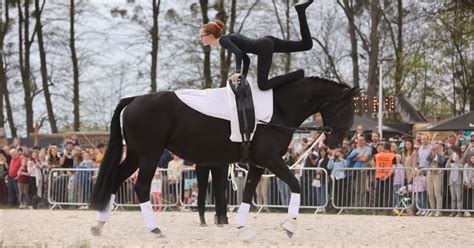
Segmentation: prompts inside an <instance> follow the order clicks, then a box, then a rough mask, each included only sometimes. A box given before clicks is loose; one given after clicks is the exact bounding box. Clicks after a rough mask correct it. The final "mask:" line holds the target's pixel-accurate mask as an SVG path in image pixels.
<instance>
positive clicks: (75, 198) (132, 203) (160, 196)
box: [48, 168, 181, 210]
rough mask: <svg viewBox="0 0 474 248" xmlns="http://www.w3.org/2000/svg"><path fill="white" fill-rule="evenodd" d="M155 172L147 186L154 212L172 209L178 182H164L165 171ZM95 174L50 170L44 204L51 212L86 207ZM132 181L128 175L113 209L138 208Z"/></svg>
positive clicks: (78, 170) (88, 170)
mask: <svg viewBox="0 0 474 248" xmlns="http://www.w3.org/2000/svg"><path fill="white" fill-rule="evenodd" d="M158 171H159V173H157V174H156V176H155V178H154V180H153V182H152V185H151V192H150V195H151V196H150V200H151V202H152V205H153V207H154V208H155V209H157V210H158V209H166V208H168V207H174V206H176V205H177V201H178V200H179V197H178V191H177V190H176V189H178V188H179V187H180V184H181V183H180V182H177V183H176V184H172V183H171V182H168V178H167V170H166V169H158ZM97 173H98V169H73V168H71V169H52V170H51V171H50V172H49V174H48V202H49V204H51V205H52V206H51V209H54V208H55V207H60V208H61V207H62V206H80V207H81V208H88V205H89V197H90V195H91V193H92V187H93V185H94V183H95V180H96V177H97ZM135 181H136V176H132V177H130V178H128V179H127V180H125V182H124V183H123V184H122V185H121V186H120V188H119V189H118V191H117V192H116V198H115V205H116V206H117V207H139V202H138V198H137V196H136V194H135V191H134V190H133V186H134V185H135ZM173 190H174V191H173ZM173 192H174V193H173Z"/></svg>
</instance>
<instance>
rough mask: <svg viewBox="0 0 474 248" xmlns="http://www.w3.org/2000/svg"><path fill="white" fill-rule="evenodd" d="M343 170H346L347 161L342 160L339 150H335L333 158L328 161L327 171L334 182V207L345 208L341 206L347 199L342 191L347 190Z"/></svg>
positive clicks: (342, 156)
mask: <svg viewBox="0 0 474 248" xmlns="http://www.w3.org/2000/svg"><path fill="white" fill-rule="evenodd" d="M344 168H347V161H346V160H345V159H344V155H343V153H342V152H341V150H339V149H338V150H335V152H334V157H332V158H331V159H330V160H329V163H328V169H330V170H331V178H332V179H333V180H335V183H334V185H335V188H334V195H333V199H334V203H335V204H336V206H341V207H343V206H345V205H343V204H345V203H346V202H345V199H344V198H347V194H344V190H345V189H347V185H346V184H347V183H346V182H347V181H346V180H345V178H346V173H345V171H344V170H343V169H344ZM344 196H346V197H344Z"/></svg>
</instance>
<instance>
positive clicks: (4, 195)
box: [0, 153, 8, 204]
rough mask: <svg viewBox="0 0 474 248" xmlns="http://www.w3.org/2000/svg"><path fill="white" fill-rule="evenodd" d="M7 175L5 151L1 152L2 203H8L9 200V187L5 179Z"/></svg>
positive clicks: (0, 199)
mask: <svg viewBox="0 0 474 248" xmlns="http://www.w3.org/2000/svg"><path fill="white" fill-rule="evenodd" d="M7 176H8V170H7V160H6V158H5V156H4V155H3V153H0V204H7V202H8V189H7V185H6V181H5V179H6V177H7Z"/></svg>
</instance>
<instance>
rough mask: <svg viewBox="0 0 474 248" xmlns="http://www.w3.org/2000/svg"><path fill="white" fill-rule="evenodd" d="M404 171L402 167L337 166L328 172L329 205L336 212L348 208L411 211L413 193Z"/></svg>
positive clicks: (399, 212)
mask: <svg viewBox="0 0 474 248" xmlns="http://www.w3.org/2000/svg"><path fill="white" fill-rule="evenodd" d="M392 169H393V173H392V174H390V173H391V170H392ZM405 171H406V168H403V167H393V168H337V169H336V170H334V171H333V172H332V176H331V178H332V201H331V202H332V206H333V207H334V208H335V209H339V210H340V212H342V211H344V210H348V209H353V210H397V211H398V214H401V213H402V212H404V211H410V212H411V209H412V202H413V195H412V194H411V192H410V191H409V187H407V186H406V185H405V183H404V181H405V180H404V172H405ZM399 173H400V174H399ZM401 173H403V176H402V175H401ZM397 176H398V177H397ZM340 212H339V213H340Z"/></svg>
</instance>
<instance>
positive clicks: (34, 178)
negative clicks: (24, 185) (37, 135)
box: [27, 151, 43, 205]
mask: <svg viewBox="0 0 474 248" xmlns="http://www.w3.org/2000/svg"><path fill="white" fill-rule="evenodd" d="M27 168H28V174H29V175H30V180H29V196H30V197H29V204H30V205H33V202H34V201H35V200H36V199H37V198H38V197H41V194H38V188H41V187H42V185H43V176H42V173H41V171H42V169H43V168H42V165H41V162H40V161H39V159H38V152H37V151H32V152H31V157H30V159H29V161H28V164H27Z"/></svg>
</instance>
